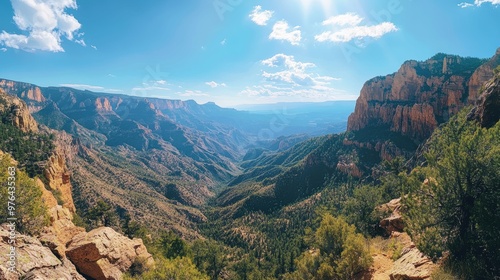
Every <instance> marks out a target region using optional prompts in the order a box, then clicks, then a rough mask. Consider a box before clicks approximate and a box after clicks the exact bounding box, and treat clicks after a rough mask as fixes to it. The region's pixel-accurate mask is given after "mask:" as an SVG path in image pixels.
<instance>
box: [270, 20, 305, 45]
mask: <svg viewBox="0 0 500 280" xmlns="http://www.w3.org/2000/svg"><path fill="white" fill-rule="evenodd" d="M289 28H290V27H289V26H288V23H287V22H286V21H284V20H281V21H278V22H276V23H275V24H274V26H273V32H271V34H269V39H275V40H284V41H288V42H290V44H292V45H298V44H299V43H300V41H301V40H302V34H301V32H300V30H299V28H300V26H295V27H294V28H292V30H291V31H290V32H289V31H288V29H289Z"/></svg>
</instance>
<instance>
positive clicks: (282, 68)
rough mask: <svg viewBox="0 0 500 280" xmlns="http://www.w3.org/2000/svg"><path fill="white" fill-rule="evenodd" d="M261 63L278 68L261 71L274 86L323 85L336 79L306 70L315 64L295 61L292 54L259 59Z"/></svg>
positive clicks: (312, 86)
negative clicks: (273, 70) (272, 70)
mask: <svg viewBox="0 0 500 280" xmlns="http://www.w3.org/2000/svg"><path fill="white" fill-rule="evenodd" d="M261 63H262V65H264V66H267V67H270V68H279V71H277V72H274V73H270V72H267V71H263V73H262V77H264V78H266V80H267V81H268V82H271V83H273V84H274V85H275V86H279V87H283V86H287V87H292V88H293V87H295V88H300V87H311V88H314V87H317V88H319V87H324V86H328V85H329V84H330V82H331V81H334V80H338V79H337V78H333V77H329V76H321V75H318V74H315V73H310V72H308V71H307V69H309V68H314V67H316V65H315V64H314V63H309V62H300V61H296V60H295V58H294V57H293V56H290V55H285V54H277V55H275V56H273V57H271V58H269V59H265V60H263V61H261Z"/></svg>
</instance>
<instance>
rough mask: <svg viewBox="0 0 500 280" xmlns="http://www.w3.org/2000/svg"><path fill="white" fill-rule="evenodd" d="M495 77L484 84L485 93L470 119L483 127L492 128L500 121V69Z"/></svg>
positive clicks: (470, 114) (478, 101)
mask: <svg viewBox="0 0 500 280" xmlns="http://www.w3.org/2000/svg"><path fill="white" fill-rule="evenodd" d="M495 72H496V73H495V74H496V75H495V77H494V78H492V79H491V80H490V81H489V82H488V83H486V84H484V86H483V91H481V92H480V93H482V94H481V95H480V96H479V98H478V99H477V101H476V106H475V107H474V108H473V109H472V111H471V112H470V113H469V115H468V119H474V120H476V121H478V122H479V123H480V124H481V126H483V127H487V128H489V127H492V126H494V125H495V124H496V123H497V122H498V121H499V120H500V111H499V110H498V108H500V69H499V68H497V69H496V70H495Z"/></svg>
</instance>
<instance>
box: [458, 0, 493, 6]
mask: <svg viewBox="0 0 500 280" xmlns="http://www.w3.org/2000/svg"><path fill="white" fill-rule="evenodd" d="M484 3H491V5H495V6H496V5H500V0H474V4H472V3H468V2H462V3H460V4H458V6H459V7H460V8H468V7H472V6H477V7H480V6H481V5H483V4H484Z"/></svg>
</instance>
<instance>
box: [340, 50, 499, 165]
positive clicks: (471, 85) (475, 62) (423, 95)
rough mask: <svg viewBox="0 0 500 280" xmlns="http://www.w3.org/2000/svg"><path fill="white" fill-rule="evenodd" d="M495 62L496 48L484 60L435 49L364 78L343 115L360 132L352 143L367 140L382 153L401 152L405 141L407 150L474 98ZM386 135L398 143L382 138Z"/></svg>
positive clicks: (350, 129) (490, 72)
mask: <svg viewBox="0 0 500 280" xmlns="http://www.w3.org/2000/svg"><path fill="white" fill-rule="evenodd" d="M499 64H500V49H498V50H497V52H496V54H495V55H494V56H493V57H492V58H491V59H489V60H484V59H477V58H463V57H459V56H454V55H447V54H437V55H435V56H433V57H432V58H430V59H428V60H426V61H422V62H418V61H413V60H412V61H407V62H405V63H404V64H403V65H402V66H401V68H400V69H399V70H398V71H397V72H396V73H394V74H391V75H387V76H385V77H376V78H373V79H371V80H369V81H368V82H366V83H365V84H364V86H363V88H362V90H361V94H360V97H359V98H358V100H357V102H356V108H355V111H354V113H353V114H351V116H350V117H349V121H348V130H349V131H352V132H357V135H363V137H364V138H365V139H363V140H362V141H355V142H356V143H354V144H356V145H357V146H360V145H361V146H363V145H364V146H366V145H368V146H371V147H372V148H373V149H375V150H376V151H377V152H379V153H380V154H381V157H382V158H384V159H390V158H391V157H393V156H397V155H401V154H404V152H402V151H401V150H402V149H401V148H402V146H405V145H408V144H411V145H410V146H407V147H403V150H404V148H406V150H409V151H411V152H412V150H413V149H414V148H416V146H417V145H418V144H420V143H422V141H424V140H425V139H427V138H428V137H429V136H430V135H431V134H432V132H433V131H434V129H435V128H436V127H437V126H438V125H439V124H441V123H444V122H446V121H447V120H449V118H450V117H451V116H452V115H454V114H456V113H457V112H458V111H459V110H460V109H462V108H464V107H465V106H467V105H469V104H473V103H474V102H475V100H476V99H477V98H478V96H479V91H480V88H481V86H482V85H483V84H484V83H485V82H486V81H488V80H489V79H491V78H492V77H493V69H494V68H495V67H496V66H497V65H499ZM389 136H390V137H391V138H392V139H391V142H392V143H395V144H396V146H399V147H398V149H392V148H390V147H389V146H390V145H389V143H387V142H385V140H387V139H388V138H389ZM363 137H361V138H363ZM398 139H399V142H401V143H400V144H398V143H397V140H398ZM360 142H363V143H360ZM367 142H370V143H369V144H367ZM388 150H392V151H390V152H388Z"/></svg>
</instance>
